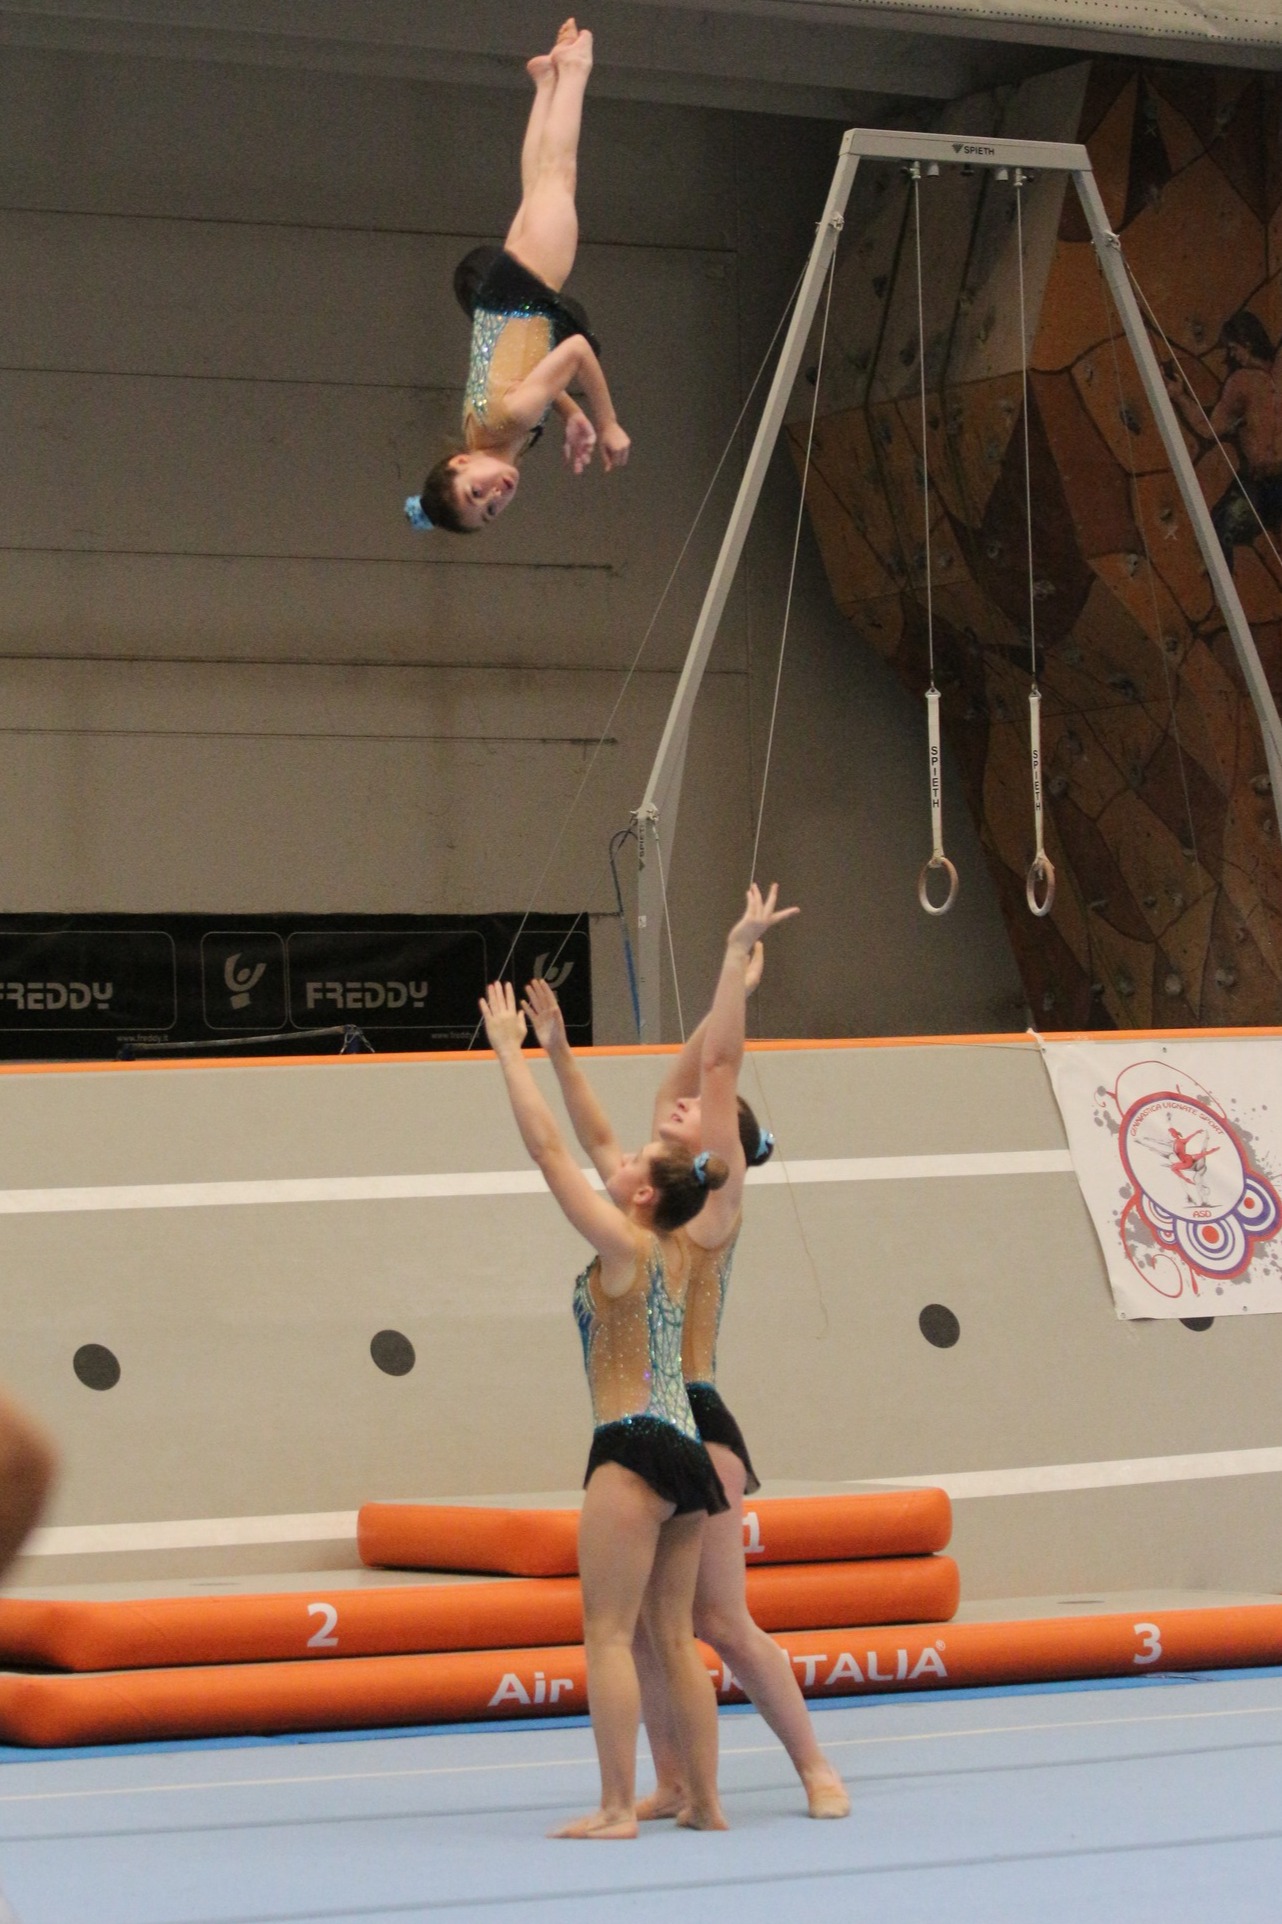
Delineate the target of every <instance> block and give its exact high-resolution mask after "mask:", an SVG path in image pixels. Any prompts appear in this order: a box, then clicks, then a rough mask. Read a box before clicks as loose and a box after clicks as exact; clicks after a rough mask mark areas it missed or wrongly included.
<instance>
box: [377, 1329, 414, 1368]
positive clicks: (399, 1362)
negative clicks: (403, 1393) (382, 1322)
mask: <svg viewBox="0 0 1282 1924" xmlns="http://www.w3.org/2000/svg"><path fill="white" fill-rule="evenodd" d="M369 1353H370V1355H371V1356H372V1357H373V1358H374V1361H375V1362H376V1363H377V1364H378V1367H379V1368H380V1369H381V1370H382V1371H383V1372H384V1374H385V1375H387V1376H408V1375H409V1373H410V1371H411V1370H412V1369H413V1367H414V1364H415V1362H416V1361H417V1358H416V1357H415V1355H414V1345H413V1343H411V1341H410V1339H409V1337H408V1336H402V1335H401V1332H400V1331H399V1330H398V1329H381V1330H380V1331H379V1332H378V1335H377V1336H376V1337H375V1338H374V1340H373V1342H372V1343H371V1344H370V1346H369Z"/></svg>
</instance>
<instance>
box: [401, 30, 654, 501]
mask: <svg viewBox="0 0 1282 1924" xmlns="http://www.w3.org/2000/svg"><path fill="white" fill-rule="evenodd" d="M527 71H528V73H529V75H530V78H531V79H532V80H533V82H534V105H533V106H532V107H531V109H530V118H529V122H528V124H527V126H526V130H525V141H524V144H523V146H522V148H521V204H520V206H519V207H518V208H517V211H516V218H515V219H514V220H513V222H512V225H511V227H510V228H509V229H508V232H507V238H506V240H505V241H504V243H503V245H502V247H493V246H487V247H474V248H473V249H472V251H471V253H470V254H467V255H465V256H464V258H463V259H462V260H461V261H460V262H459V264H458V266H457V267H456V268H455V270H454V292H455V295H456V296H457V298H458V300H459V303H460V305H461V306H462V308H463V310H464V312H465V313H466V314H467V315H468V316H469V318H470V319H471V322H472V351H471V359H470V362H469V365H468V375H467V387H466V389H465V390H464V394H463V443H464V445H463V447H462V448H461V449H460V450H459V451H458V452H457V453H454V454H446V455H443V456H442V457H441V459H440V460H439V461H438V462H437V463H436V465H435V467H433V468H432V469H431V471H430V472H429V474H428V476H427V479H426V481H424V483H423V487H422V491H421V493H419V494H417V495H411V496H410V497H409V499H408V500H407V501H406V503H405V513H406V516H407V518H408V520H409V522H410V524H411V526H413V527H415V528H419V529H423V530H428V529H432V528H447V529H449V530H450V532H451V533H453V534H473V533H475V531H476V530H477V529H478V528H484V527H488V525H489V523H490V522H491V521H495V520H497V519H498V517H499V515H501V514H502V513H503V512H504V510H505V509H506V508H507V507H508V506H509V505H510V504H511V502H512V500H513V498H514V496H515V494H516V491H517V488H518V487H519V485H520V481H521V471H520V468H519V467H518V465H517V464H518V462H519V461H520V459H521V457H522V455H524V454H525V453H526V452H527V450H528V449H529V448H531V447H532V446H533V445H534V443H535V441H537V440H538V438H539V436H540V435H541V434H542V432H543V424H544V422H545V420H546V419H547V416H548V414H549V413H550V412H551V411H552V409H554V408H555V410H556V412H557V413H558V414H559V415H560V417H561V420H562V423H563V425H564V432H565V444H564V454H565V462H566V466H567V467H569V468H570V469H571V471H572V472H573V473H575V474H582V473H583V471H584V469H585V468H587V467H588V465H589V463H590V462H591V460H592V456H593V453H594V452H595V451H598V450H599V452H600V456H601V466H602V467H603V468H604V469H605V470H606V472H607V473H608V472H609V471H610V470H611V469H612V468H621V467H622V466H623V465H624V463H625V462H626V461H627V458H628V452H629V449H630V448H631V445H632V444H631V441H630V440H629V438H628V436H627V435H626V434H625V433H624V431H623V429H622V428H621V427H620V426H619V422H618V418H617V416H616V415H615V412H614V403H613V401H612V400H611V399H610V390H609V387H608V386H607V385H606V379H605V376H604V374H603V373H602V372H601V362H600V360H599V358H598V355H599V353H600V348H599V344H598V342H597V340H596V338H595V336H594V335H593V333H592V329H591V326H590V324H589V322H588V317H587V315H586V313H585V312H584V310H583V309H582V307H580V305H579V303H578V302H577V301H575V300H571V299H570V298H569V297H568V296H567V295H565V294H563V293H562V292H561V288H562V285H563V283H564V282H565V281H566V280H567V279H568V277H569V273H570V269H571V268H572V267H573V265H574V256H575V252H576V250H577V248H578V243H579V220H578V212H577V210H576V207H575V201H574V194H575V185H576V174H577V162H578V149H579V126H580V122H581V120H582V115H583V95H584V92H585V90H586V88H587V84H588V76H589V74H590V73H591V71H592V35H591V34H590V33H588V32H587V31H586V30H582V31H581V30H580V29H579V28H578V27H577V26H576V25H575V22H574V21H573V20H572V19H571V20H567V21H566V22H565V24H564V25H563V26H562V28H561V31H560V32H559V33H558V35H557V37H556V45H555V46H554V47H553V49H552V51H551V53H546V54H537V55H536V56H535V58H534V59H533V60H531V61H529V62H528V63H527ZM576 383H577V384H578V386H579V387H580V388H581V390H582V392H583V394H584V396H585V398H586V400H587V404H588V412H587V413H584V411H583V409H582V408H581V407H579V405H578V403H577V402H576V401H574V400H572V399H571V397H570V388H571V387H572V386H574V385H575V384H576ZM594 423H595V425H594Z"/></svg>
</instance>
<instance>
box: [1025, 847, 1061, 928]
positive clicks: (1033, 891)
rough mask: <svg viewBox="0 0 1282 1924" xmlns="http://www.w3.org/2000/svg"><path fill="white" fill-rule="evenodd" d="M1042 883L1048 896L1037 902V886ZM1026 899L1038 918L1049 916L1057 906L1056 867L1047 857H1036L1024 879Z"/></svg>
mask: <svg viewBox="0 0 1282 1924" xmlns="http://www.w3.org/2000/svg"><path fill="white" fill-rule="evenodd" d="M1038 882H1042V883H1043V884H1044V885H1045V888H1046V894H1045V896H1044V898H1043V899H1042V901H1041V902H1039V901H1038V900H1037V884H1038ZM1024 898H1025V900H1026V901H1027V903H1028V906H1029V908H1030V909H1031V910H1032V911H1033V914H1034V915H1036V916H1042V915H1049V914H1050V912H1051V910H1052V909H1053V908H1054V906H1055V867H1054V864H1053V863H1052V861H1051V859H1050V857H1049V856H1047V855H1035V856H1034V857H1033V859H1032V862H1031V864H1030V865H1029V870H1028V874H1027V876H1026V877H1025V879H1024Z"/></svg>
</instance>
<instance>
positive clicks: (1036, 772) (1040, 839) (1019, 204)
mask: <svg viewBox="0 0 1282 1924" xmlns="http://www.w3.org/2000/svg"><path fill="white" fill-rule="evenodd" d="M1027 179H1028V176H1027V174H1026V173H1025V172H1024V170H1023V168H1022V167H1017V168H1016V169H1015V226H1016V237H1017V254H1018V259H1019V375H1020V385H1021V389H1022V392H1023V397H1024V511H1025V514H1026V517H1027V522H1028V649H1029V674H1030V675H1031V677H1032V686H1031V687H1030V689H1029V691H1028V756H1029V763H1030V766H1031V770H1032V778H1033V835H1034V853H1033V859H1032V861H1031V863H1030V864H1029V869H1028V874H1027V876H1026V877H1025V878H1024V895H1025V899H1026V900H1027V902H1028V906H1029V908H1030V909H1031V910H1032V912H1033V914H1034V915H1036V916H1045V915H1049V914H1050V912H1051V909H1052V908H1053V907H1054V905H1055V870H1054V867H1053V865H1052V863H1051V860H1050V858H1049V856H1048V855H1047V853H1046V846H1045V841H1044V821H1043V806H1042V691H1041V689H1040V688H1039V687H1038V686H1037V575H1036V571H1035V568H1034V562H1033V454H1032V438H1031V430H1030V427H1029V420H1028V314H1027V307H1026V303H1025V296H1024V186H1025V183H1026V181H1027ZM1039 886H1040V887H1042V888H1043V889H1044V891H1045V893H1044V894H1043V896H1042V899H1041V900H1040V901H1038V899H1037V890H1038V888H1039Z"/></svg>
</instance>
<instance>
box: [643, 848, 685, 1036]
mask: <svg viewBox="0 0 1282 1924" xmlns="http://www.w3.org/2000/svg"><path fill="white" fill-rule="evenodd" d="M651 827H652V828H653V829H654V852H655V855H656V856H657V858H658V863H659V893H660V894H661V895H662V897H663V926H664V928H665V929H666V930H667V932H668V961H669V962H670V963H671V965H672V993H673V994H674V995H675V996H676V999H677V1028H678V1029H679V1030H680V1032H681V1040H682V1041H683V1042H684V1041H685V1039H686V1022H685V1017H684V1015H683V1014H682V1013H681V984H680V982H679V981H678V979H677V952H676V950H675V948H674V947H673V945H672V915H671V912H670V910H669V908H668V880H667V877H666V876H665V874H664V872H663V843H662V842H661V841H660V840H659V824H658V823H657V822H653V823H652V824H651Z"/></svg>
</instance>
